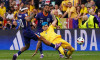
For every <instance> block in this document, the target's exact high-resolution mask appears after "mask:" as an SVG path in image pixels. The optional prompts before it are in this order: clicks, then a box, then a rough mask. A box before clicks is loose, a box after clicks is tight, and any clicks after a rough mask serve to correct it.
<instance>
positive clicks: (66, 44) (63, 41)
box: [60, 39, 75, 58]
mask: <svg viewBox="0 0 100 60" xmlns="http://www.w3.org/2000/svg"><path fill="white" fill-rule="evenodd" d="M60 42H62V44H61V46H62V47H63V48H64V49H68V52H66V51H65V55H66V56H68V58H69V57H70V56H71V55H72V53H73V52H74V50H75V49H74V48H73V47H72V46H71V45H70V44H69V43H68V42H66V41H65V40H63V39H61V40H60ZM66 53H67V54H66Z"/></svg>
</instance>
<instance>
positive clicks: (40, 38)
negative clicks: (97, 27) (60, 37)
mask: <svg viewBox="0 0 100 60" xmlns="http://www.w3.org/2000/svg"><path fill="white" fill-rule="evenodd" d="M38 38H39V40H41V41H43V42H44V43H45V44H46V45H48V46H51V47H53V48H55V49H56V50H57V49H58V48H59V46H60V45H61V43H59V44H53V43H50V42H49V41H47V40H46V39H45V38H43V37H42V36H40V37H38Z"/></svg>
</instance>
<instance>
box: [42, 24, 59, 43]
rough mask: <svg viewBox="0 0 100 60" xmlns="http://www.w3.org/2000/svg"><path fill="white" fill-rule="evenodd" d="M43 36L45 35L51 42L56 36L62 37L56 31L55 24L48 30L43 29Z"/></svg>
mask: <svg viewBox="0 0 100 60" xmlns="http://www.w3.org/2000/svg"><path fill="white" fill-rule="evenodd" d="M40 35H41V36H43V37H44V38H45V39H46V40H48V41H49V42H53V40H55V39H56V38H58V37H60V38H61V35H58V34H56V33H55V32H54V26H53V25H50V26H49V27H48V29H47V30H46V31H43V32H41V33H40Z"/></svg>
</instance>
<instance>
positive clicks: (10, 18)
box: [0, 0, 100, 30]
mask: <svg viewBox="0 0 100 60" xmlns="http://www.w3.org/2000/svg"><path fill="white" fill-rule="evenodd" d="M45 4H48V5H49V7H50V8H49V10H50V12H49V13H50V14H54V15H55V16H56V18H57V20H58V24H57V25H58V26H57V29H61V27H62V24H61V23H60V18H71V19H72V20H73V28H99V27H100V10H99V9H100V5H99V4H100V0H0V29H3V30H4V29H20V22H19V20H18V18H17V15H18V14H19V13H20V8H22V7H23V6H27V8H28V9H27V14H28V15H29V16H30V15H31V14H32V13H35V14H36V15H37V14H38V13H39V12H42V9H43V6H44V5H45ZM34 20H35V19H32V20H31V22H33V21H34Z"/></svg>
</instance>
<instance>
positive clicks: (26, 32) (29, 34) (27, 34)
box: [12, 7, 61, 60]
mask: <svg viewBox="0 0 100 60" xmlns="http://www.w3.org/2000/svg"><path fill="white" fill-rule="evenodd" d="M26 9H27V8H26V7H23V8H21V9H20V13H19V14H18V19H19V22H20V27H21V28H22V30H23V36H24V43H25V46H24V47H22V48H21V49H20V51H18V53H16V54H14V55H13V59H12V60H16V59H17V57H18V56H19V55H20V54H21V53H23V52H24V51H26V50H27V49H28V48H29V46H30V40H31V39H33V40H41V41H43V42H44V43H45V44H46V45H48V46H51V47H53V48H55V49H56V50H57V49H58V48H59V46H60V45H61V43H60V44H55V45H54V44H52V43H50V42H48V41H47V40H46V39H44V38H43V37H42V36H38V35H37V34H35V32H34V31H32V30H31V26H30V20H31V19H33V18H34V14H32V15H31V16H30V17H29V16H28V15H27V14H26Z"/></svg>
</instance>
